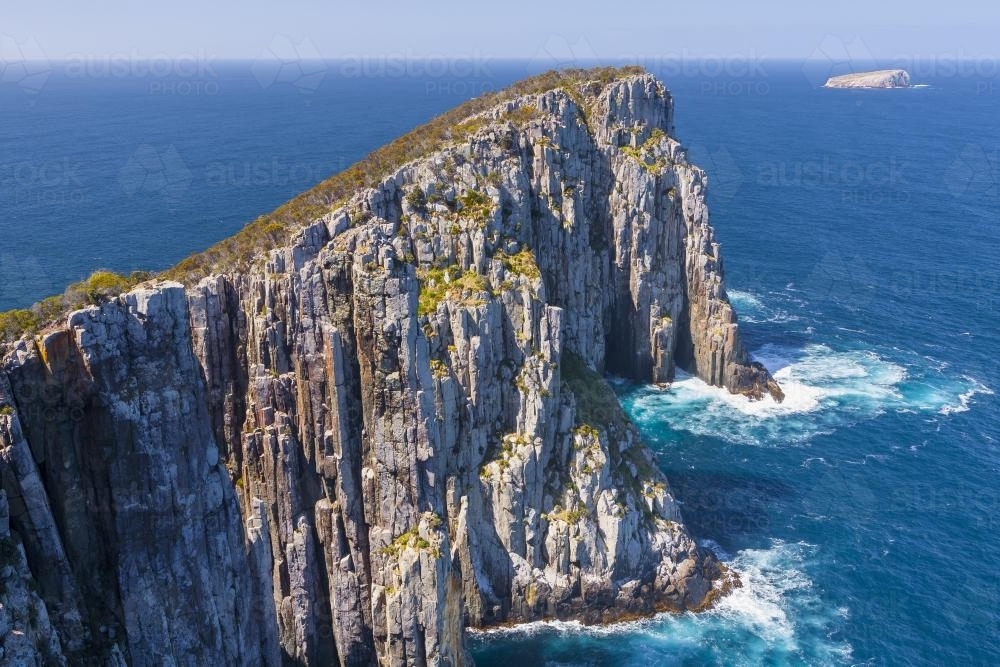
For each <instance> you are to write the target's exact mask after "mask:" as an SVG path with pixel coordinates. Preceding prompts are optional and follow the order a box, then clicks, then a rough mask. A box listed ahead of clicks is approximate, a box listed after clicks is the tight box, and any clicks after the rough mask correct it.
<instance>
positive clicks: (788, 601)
mask: <svg viewBox="0 0 1000 667" xmlns="http://www.w3.org/2000/svg"><path fill="white" fill-rule="evenodd" d="M704 546H706V547H708V548H711V549H712V550H713V551H715V552H716V554H717V555H718V556H719V557H720V558H723V559H725V560H726V561H727V562H728V565H729V566H730V567H731V568H732V569H733V570H734V571H735V572H736V573H737V574H738V575H739V577H740V581H741V583H742V586H740V587H739V588H734V589H733V590H732V591H731V592H729V593H727V594H726V596H724V597H723V598H722V599H720V600H719V601H718V602H717V603H716V605H715V606H714V607H713V608H712V609H711V610H709V611H707V612H704V613H701V614H691V613H687V614H680V615H677V614H659V615H657V616H655V617H653V618H650V619H645V620H640V621H629V622H626V623H613V624H610V625H605V626H586V625H583V624H581V623H578V622H575V621H539V622H535V623H526V624H523V625H517V626H512V627H505V628H496V629H490V630H481V631H472V633H473V634H474V635H475V636H478V637H480V638H483V639H486V640H488V641H504V642H510V641H514V642H517V641H519V640H525V639H529V638H531V637H534V636H538V635H542V636H549V637H557V638H558V637H562V638H564V639H578V640H582V641H586V640H588V639H593V640H595V641H606V640H607V639H608V638H609V637H614V638H615V640H616V641H617V642H619V644H617V646H618V647H619V648H620V650H621V651H622V657H623V658H625V659H626V660H627V661H628V662H629V663H630V664H636V663H639V662H643V661H642V660H638V657H639V654H640V653H641V654H643V659H646V658H648V660H651V661H653V662H662V661H669V658H670V657H671V656H676V655H677V654H678V651H680V650H681V647H684V646H687V647H691V646H706V645H713V644H717V643H719V641H720V640H721V639H722V638H726V639H725V641H734V640H735V641H739V642H740V643H741V644H743V645H744V646H746V647H747V648H748V649H749V645H750V644H751V643H753V642H752V638H754V637H756V638H757V639H758V640H760V642H761V643H757V644H756V645H755V648H754V649H753V651H754V653H755V655H756V658H755V657H754V655H751V654H748V655H746V656H745V657H746V658H747V661H748V662H747V664H753V663H754V662H756V661H758V660H774V659H775V657H776V656H784V659H783V661H791V662H795V663H802V662H806V663H808V664H835V663H839V662H840V660H841V659H842V658H844V657H845V656H846V657H849V656H850V652H851V647H850V645H849V644H847V643H846V642H841V641H834V640H831V639H830V638H829V637H830V634H831V632H830V631H831V627H832V626H833V625H834V624H836V623H837V622H838V620H839V619H840V618H841V617H842V615H843V614H844V613H846V612H845V611H844V610H842V609H836V608H828V607H825V606H823V605H821V604H819V596H818V595H817V593H816V591H815V586H814V585H813V582H812V580H811V579H810V578H809V576H808V575H807V574H806V572H805V565H806V562H807V561H808V560H809V559H810V558H812V557H813V555H814V554H815V551H816V549H815V547H814V546H813V545H810V544H806V543H786V542H782V541H780V540H775V541H774V542H773V543H772V545H771V546H770V547H769V548H766V549H747V550H743V551H740V552H739V553H738V554H736V556H735V558H732V559H729V557H728V555H727V554H725V552H724V551H723V550H722V548H721V547H719V545H718V544H715V543H712V542H707V541H706V542H705V544H704ZM815 609H823V610H824V611H823V612H821V615H820V616H819V617H817V616H816V614H815V611H814V610H815ZM806 610H809V611H806ZM740 637H742V638H743V639H739V638H740ZM582 646H585V644H584V645H582ZM582 646H578V648H581V649H582ZM605 646H606V645H605ZM626 656H627V658H626ZM546 664H554V663H546ZM572 664H574V665H581V664H586V658H585V657H584V656H583V655H581V656H580V659H579V660H578V661H573V662H572Z"/></svg>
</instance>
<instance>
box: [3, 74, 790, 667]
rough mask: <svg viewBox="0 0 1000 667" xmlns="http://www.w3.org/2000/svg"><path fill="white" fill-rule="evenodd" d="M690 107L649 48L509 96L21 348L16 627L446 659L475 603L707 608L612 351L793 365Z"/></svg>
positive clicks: (12, 477) (214, 647)
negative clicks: (741, 280)
mask: <svg viewBox="0 0 1000 667" xmlns="http://www.w3.org/2000/svg"><path fill="white" fill-rule="evenodd" d="M671 114H672V108H671V102H670V98H669V96H668V95H667V93H666V92H665V91H664V89H663V87H662V86H661V85H660V84H659V83H658V82H657V81H656V80H655V79H653V78H651V77H649V76H636V77H632V78H628V79H622V80H618V81H615V82H612V83H610V84H608V85H607V86H601V85H600V84H597V83H594V84H591V85H589V86H587V87H584V88H581V89H580V90H554V91H550V92H548V93H545V94H543V95H537V96H530V97H526V98H520V99H518V100H515V101H513V102H510V103H507V104H506V105H504V106H502V107H499V108H497V109H495V110H494V111H492V112H491V113H489V114H486V115H484V116H482V117H479V118H476V119H474V120H472V121H471V122H470V123H468V124H467V125H466V126H465V127H464V128H463V132H471V134H469V135H468V137H467V138H465V139H462V140H460V141H459V140H456V144H455V145H454V146H453V147H451V148H448V149H445V150H442V151H440V152H438V153H435V154H434V155H432V156H430V157H428V158H427V159H424V160H421V161H419V162H416V163H411V164H409V165H407V166H405V167H403V168H401V169H400V170H398V171H397V172H396V173H395V174H394V175H393V176H391V177H389V178H388V179H386V181H385V182H383V183H382V184H381V185H380V187H378V188H376V189H373V190H368V191H365V192H363V193H359V194H358V195H357V196H355V197H354V198H353V199H351V200H350V201H348V202H346V203H345V204H344V205H343V206H342V207H341V208H339V209H338V210H336V211H334V212H332V213H330V214H329V215H328V216H326V217H325V218H323V219H322V220H318V221H316V222H315V223H314V224H313V225H312V226H310V227H308V228H307V229H305V230H303V232H302V234H301V235H300V237H299V238H298V240H297V242H296V243H295V245H294V246H292V247H289V248H285V249H282V250H279V251H275V252H272V253H271V254H270V257H269V258H268V260H267V263H266V267H262V268H261V269H260V270H259V271H256V272H250V273H247V274H240V275H222V276H216V277H213V278H210V279H206V280H204V281H202V282H201V283H200V284H199V285H198V286H197V287H194V288H189V289H187V290H185V289H184V288H183V287H182V286H181V285H179V284H172V283H160V284H156V285H153V286H151V287H148V288H143V289H138V290H135V291H133V292H131V293H129V294H127V295H124V296H122V297H120V298H119V299H116V300H114V301H112V302H109V303H106V304H104V305H102V306H100V307H94V308H90V309H88V310H84V311H80V312H77V313H74V314H73V315H72V316H71V317H70V318H69V321H68V323H67V324H66V326H65V327H64V328H62V329H60V330H57V331H53V332H50V333H49V334H47V335H45V336H44V337H41V338H39V339H37V340H35V341H22V342H21V343H19V344H18V345H17V346H16V348H15V349H14V350H13V351H11V352H10V353H9V354H8V355H7V357H6V358H5V360H4V362H3V368H2V373H0V406H5V407H0V446H2V450H0V451H2V462H3V478H2V479H3V488H4V490H5V491H6V496H7V501H6V503H3V502H0V510H4V509H7V504H9V516H10V518H9V523H10V528H11V529H13V531H14V533H10V532H9V531H8V532H4V525H5V524H6V521H5V520H4V516H3V515H4V514H5V512H0V542H2V543H3V544H2V545H0V546H3V551H4V555H5V560H4V562H3V563H2V565H3V566H4V569H3V570H2V571H0V575H2V579H3V580H4V581H6V582H8V583H7V584H6V588H5V590H6V593H4V594H3V597H2V598H0V599H2V600H3V603H4V604H3V606H2V607H0V626H3V624H4V623H6V624H7V625H6V626H3V627H0V630H2V631H4V632H6V633H7V634H6V637H8V638H9V637H11V636H13V635H12V634H11V633H13V632H14V631H15V629H16V628H18V627H19V628H20V630H19V634H18V635H17V636H18V637H19V640H18V641H19V643H16V645H15V643H12V644H11V648H9V649H7V648H6V647H7V646H8V642H9V641H10V640H9V639H6V638H5V639H4V640H3V642H4V647H5V650H9V651H15V652H17V654H18V655H21V656H24V658H25V659H26V660H32V659H33V660H35V661H36V662H37V663H38V664H43V663H44V664H48V663H49V662H51V661H52V660H56V661H58V660H59V659H63V658H64V659H66V660H68V661H69V662H74V661H75V660H77V659H79V658H80V657H81V656H93V655H99V656H102V659H103V660H104V661H105V662H107V663H110V664H123V663H127V664H133V665H147V664H148V665H154V664H155V665H159V664H170V660H171V659H174V660H176V662H177V663H178V664H180V663H185V662H186V661H189V660H190V659H196V660H197V662H198V664H211V663H212V662H217V663H219V664H281V663H282V662H283V661H286V662H287V661H292V662H298V663H301V664H334V663H338V662H339V663H341V664H345V665H347V664H351V665H367V664H371V663H372V662H374V661H378V662H381V663H383V664H400V663H404V662H405V663H414V664H424V663H431V664H459V663H464V662H466V661H467V660H468V656H467V654H466V652H465V648H464V646H465V643H464V629H463V628H464V627H465V626H468V625H472V626H483V625H489V624H495V623H499V622H510V621H525V620H533V619H541V618H549V617H561V618H581V619H584V620H586V621H593V622H599V621H609V620H614V619H616V618H622V617H626V616H631V615H635V614H643V613H650V612H653V611H656V610H681V609H698V608H701V607H703V606H704V605H706V604H708V603H710V602H711V600H712V598H713V596H715V595H717V594H718V593H719V591H721V590H723V589H724V587H725V585H726V584H727V582H728V580H729V577H730V575H728V573H726V572H725V570H724V568H723V567H722V566H721V565H720V564H718V563H717V562H716V561H715V560H714V559H713V558H712V557H711V555H710V554H708V553H706V552H704V551H703V550H701V549H700V548H699V547H698V546H697V545H696V544H695V543H694V542H693V541H692V539H691V537H690V536H689V535H688V534H687V532H686V531H685V528H684V526H683V524H682V522H681V516H680V512H679V510H678V506H677V504H676V503H675V501H674V499H673V497H672V496H671V492H670V489H669V487H668V485H667V482H666V480H665V479H664V477H663V476H662V474H661V473H660V472H659V471H658V470H657V467H656V465H655V463H654V462H653V460H652V458H651V455H650V454H649V452H648V451H647V450H646V448H645V447H644V446H643V445H642V444H641V442H640V441H639V439H638V436H637V433H636V430H635V428H634V427H633V426H632V425H631V424H630V423H629V422H628V420H627V418H626V417H625V416H624V415H623V414H622V412H621V410H620V408H619V407H618V404H617V402H616V401H615V397H614V394H613V392H612V391H611V389H610V388H609V387H608V385H607V384H606V383H605V382H604V380H603V379H602V373H603V372H612V373H616V374H619V375H624V376H628V377H632V378H635V379H637V380H642V381H653V382H664V381H668V380H669V379H671V377H672V375H673V372H674V368H675V367H676V366H680V367H682V368H685V369H688V370H689V371H692V372H694V373H697V374H698V375H699V376H700V377H702V378H703V379H705V380H706V381H708V382H711V383H714V384H718V385H723V386H726V387H728V388H730V389H731V390H733V391H740V392H744V393H748V394H750V395H752V396H760V395H762V394H763V393H765V392H768V391H772V390H773V391H774V392H775V394H776V396H777V395H778V392H779V391H780V390H778V389H777V386H776V385H774V384H773V381H771V380H770V377H769V376H768V375H767V373H766V371H764V370H763V369H762V368H761V367H759V366H755V365H752V364H749V363H748V360H747V355H746V352H745V351H744V348H743V347H742V344H741V342H740V338H739V332H738V329H737V327H736V324H735V315H734V313H733V310H732V308H731V307H730V305H729V303H728V301H727V299H726V296H725V291H724V289H723V285H722V266H721V260H720V258H719V247H718V245H717V244H716V243H715V242H714V240H713V236H712V230H711V227H709V224H708V215H707V211H706V208H705V203H704V189H705V176H704V174H703V173H702V172H701V171H699V170H698V169H697V168H695V167H692V166H690V165H689V164H687V162H686V159H685V157H684V153H683V151H682V150H681V148H680V146H679V145H678V144H677V143H676V141H674V139H672V138H671V134H672V131H673V128H672V125H671ZM15 538H16V539H15ZM29 567H30V570H29ZM11 591H15V592H16V594H15V593H12V592H11ZM32 610H34V611H32ZM8 619H14V620H8ZM17 619H21V620H19V621H18V620H17ZM32 619H33V620H32ZM18 623H20V626H19V625H18ZM60 656H62V657H63V658H60ZM192 657H193V658H192Z"/></svg>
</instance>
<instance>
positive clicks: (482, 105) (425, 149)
mask: <svg viewBox="0 0 1000 667" xmlns="http://www.w3.org/2000/svg"><path fill="white" fill-rule="evenodd" d="M644 72H645V70H644V69H643V68H642V67H639V66H630V67H599V68H594V69H564V70H552V71H549V72H546V73H544V74H540V75H538V76H535V77H531V78H529V79H525V80H523V81H520V82H517V83H515V84H513V85H511V86H510V87H508V88H506V89H504V90H501V91H497V92H491V93H486V94H484V95H481V96H479V97H476V98H474V99H471V100H468V101H467V102H464V103H463V104H460V105H459V106H457V107H455V108H453V109H451V110H450V111H448V112H446V113H444V114H442V115H440V116H438V117H437V118H434V119H432V120H431V121H430V122H428V123H426V124H424V125H421V126H420V127H418V128H416V129H414V130H412V131H411V132H408V133H406V134H404V135H403V136H401V137H399V138H398V139H396V140H395V141H392V142H390V143H389V144H386V145H385V146H383V147H381V148H379V149H377V150H375V151H373V152H372V153H371V154H369V155H368V156H367V157H366V158H364V159H363V160H361V161H359V162H357V163H355V164H354V165H352V166H350V167H348V168H347V169H345V170H344V171H342V172H339V173H337V174H335V175H333V176H331V177H330V178H328V179H327V180H325V181H323V182H322V183H320V184H318V185H316V186H315V187H313V188H312V189H310V190H308V191H306V192H304V193H302V194H300V195H299V196H297V197H295V198H294V199H292V200H291V201H289V202H287V203H285V204H284V205H282V206H280V207H279V208H277V209H276V210H274V211H273V212H271V213H269V214H267V215H262V216H260V217H259V218H257V219H256V220H254V221H253V222H251V223H249V224H248V225H246V226H245V227H244V228H243V229H242V230H240V231H239V232H237V233H236V234H234V235H233V236H230V237H229V238H227V239H224V240H222V241H220V242H219V243H216V244H215V245H213V246H212V247H210V248H209V249H208V250H205V251H204V252H200V253H197V254H194V255H191V256H190V257H188V258H187V259H185V260H183V261H181V262H180V263H179V264H177V265H176V266H174V267H173V268H170V269H167V270H166V271H164V272H163V273H162V274H160V275H159V276H157V277H159V278H163V279H167V280H176V281H178V282H181V283H183V284H185V285H193V284H195V283H197V282H198V281H199V280H201V279H202V278H204V277H206V276H208V275H210V274H213V273H226V272H232V271H240V270H245V269H246V268H247V267H249V266H252V265H253V264H254V263H255V262H257V261H259V258H260V257H261V256H263V255H264V253H266V252H267V251H268V250H272V249H274V248H278V247H281V246H283V245H287V244H288V243H289V242H290V240H291V238H292V236H293V235H294V234H295V233H296V232H297V231H298V230H300V229H301V228H302V227H304V226H305V225H307V224H309V223H311V222H312V221H314V220H316V219H318V218H320V217H322V216H323V215H325V214H327V213H329V212H330V211H332V210H334V209H336V208H337V206H338V205H341V204H343V202H345V201H346V200H347V199H348V198H350V197H351V195H353V194H355V193H356V192H358V191H360V190H363V189H365V188H370V187H374V186H375V185H377V184H378V183H379V182H381V181H382V180H383V179H384V178H385V177H386V176H388V175H389V174H391V173H392V172H393V171H394V170H396V169H397V168H399V167H400V166H401V165H403V164H405V163H407V162H411V161H413V160H416V159H419V158H421V157H424V156H426V155H429V154H430V153H433V152H434V151H436V150H439V149H441V148H442V147H444V146H446V145H448V144H449V143H453V142H456V141H460V140H463V139H465V138H466V137H467V136H468V135H469V134H471V133H472V132H474V131H475V130H476V129H478V128H479V127H480V126H481V125H482V124H483V123H485V122H486V121H485V119H484V118H474V117H475V116H477V115H479V114H482V113H484V112H485V111H488V110H489V109H491V108H493V107H495V106H496V105H498V104H500V103H502V102H504V101H505V100H510V99H514V98H516V97H520V96H523V95H533V94H539V93H543V92H545V91H548V90H552V89H555V88H562V89H564V90H566V91H569V92H570V94H571V95H573V97H574V99H582V98H581V95H582V93H581V91H582V90H584V89H585V88H586V87H587V85H590V86H592V87H594V90H593V91H591V92H596V91H598V90H599V89H600V88H601V87H603V86H604V85H607V84H608V83H610V82H611V81H614V80H615V79H618V78H622V77H625V76H631V75H636V74H642V73H644ZM536 113H537V109H536V110H535V111H532V109H531V107H530V106H525V107H521V108H520V109H518V110H516V111H515V112H512V114H511V116H512V117H511V120H512V122H513V121H519V122H527V120H530V118H531V117H533V116H534V115H535V114H536ZM484 196H485V195H484ZM474 211H475V212H476V213H477V214H482V212H483V210H482V209H481V208H474ZM489 212H490V213H492V208H491V209H490V211H489ZM98 273H102V274H104V273H108V272H98ZM111 275H114V274H111ZM133 275H135V274H133ZM148 277H149V276H147V278H148ZM131 279H132V276H129V277H128V278H127V279H126V280H131ZM144 279H146V278H144ZM83 282H84V283H87V282H89V279H88V281H83ZM79 285H80V283H78V284H77V285H75V286H71V287H70V289H69V290H67V294H64V295H63V296H57V297H51V298H49V299H46V300H44V301H42V302H40V303H39V304H36V305H35V306H33V307H32V308H30V309H23V310H17V311H11V312H7V313H0V343H2V342H5V341H11V340H16V339H17V338H20V337H21V336H23V335H24V334H27V333H32V332H34V331H37V330H38V329H40V328H42V327H44V326H45V325H47V324H49V323H51V322H52V321H53V320H55V319H58V318H59V317H61V316H64V315H65V314H66V313H67V312H68V311H69V310H71V309H73V308H78V307H80V306H83V305H86V304H87V303H88V301H86V300H84V301H81V300H79V299H78V298H77V296H72V297H70V296H69V292H70V290H73V289H74V288H75V287H78V286H79ZM108 289H109V290H111V291H114V290H115V289H119V287H118V286H117V285H116V286H114V287H112V286H108Z"/></svg>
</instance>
